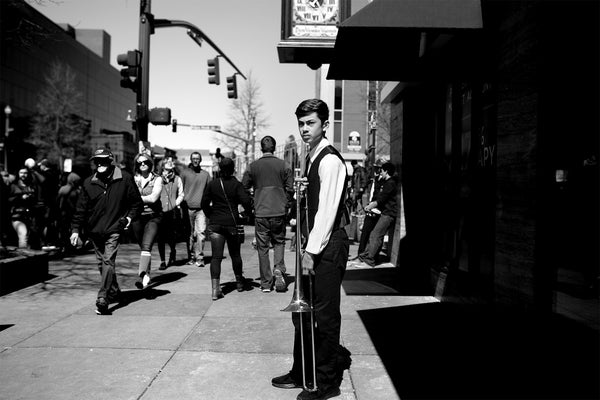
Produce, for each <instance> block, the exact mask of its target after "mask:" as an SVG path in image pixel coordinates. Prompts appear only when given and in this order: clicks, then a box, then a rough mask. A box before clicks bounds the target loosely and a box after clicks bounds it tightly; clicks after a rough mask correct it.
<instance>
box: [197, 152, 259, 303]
mask: <svg viewBox="0 0 600 400" xmlns="http://www.w3.org/2000/svg"><path fill="white" fill-rule="evenodd" d="M234 167H235V165H234V162H233V160H232V159H231V158H229V157H225V158H223V160H222V161H221V164H220V165H219V170H220V173H221V177H220V178H219V179H214V180H212V181H211V182H210V183H209V184H208V185H207V187H206V191H205V193H204V196H203V198H202V209H203V210H205V212H206V215H207V216H208V219H209V223H208V227H207V229H208V235H209V238H210V245H211V251H212V258H211V260H210V278H211V283H212V299H213V300H218V299H220V298H221V297H223V292H222V291H221V262H222V261H223V253H224V250H225V243H226V242H227V250H228V251H229V257H230V258H231V264H232V267H233V273H234V274H235V280H236V286H237V290H238V291H239V292H241V291H243V290H244V281H245V279H244V275H243V268H244V266H243V262H242V257H241V255H240V245H241V241H240V238H239V235H238V231H237V225H238V224H239V223H240V220H239V213H238V212H237V210H238V205H240V204H241V205H242V207H244V210H245V211H249V210H250V207H251V200H250V196H249V195H248V193H246V191H245V190H244V187H243V186H242V184H241V183H240V181H238V180H237V179H236V178H235V177H234V176H233V173H234Z"/></svg>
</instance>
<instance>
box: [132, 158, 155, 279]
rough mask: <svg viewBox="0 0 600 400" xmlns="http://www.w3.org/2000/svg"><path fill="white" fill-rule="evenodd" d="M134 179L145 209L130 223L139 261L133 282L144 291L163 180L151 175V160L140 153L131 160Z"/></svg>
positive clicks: (153, 174) (152, 173) (152, 166)
mask: <svg viewBox="0 0 600 400" xmlns="http://www.w3.org/2000/svg"><path fill="white" fill-rule="evenodd" d="M133 170H134V173H135V175H134V176H133V179H134V181H135V184H136V185H137V187H138V190H139V191H140V195H141V196H142V202H143V203H144V208H143V210H142V213H141V215H140V218H138V219H137V220H135V221H133V222H132V224H131V228H132V230H133V233H134V234H135V237H136V238H137V241H138V243H139V245H140V261H139V266H138V277H139V279H138V280H137V281H136V282H135V286H136V287H137V288H138V289H145V288H147V287H148V285H149V284H150V280H151V278H150V267H151V261H152V247H153V246H154V243H155V242H156V239H157V236H158V228H159V226H160V223H161V220H162V204H161V201H160V194H161V192H162V186H163V180H162V178H161V177H160V176H159V175H158V174H156V173H154V162H153V161H152V157H151V156H150V155H148V154H146V153H140V154H138V155H137V156H135V158H134V160H133Z"/></svg>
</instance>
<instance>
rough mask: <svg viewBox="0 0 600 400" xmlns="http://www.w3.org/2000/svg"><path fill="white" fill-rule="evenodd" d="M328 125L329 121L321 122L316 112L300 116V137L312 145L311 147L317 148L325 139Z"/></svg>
mask: <svg viewBox="0 0 600 400" xmlns="http://www.w3.org/2000/svg"><path fill="white" fill-rule="evenodd" d="M328 126H329V121H325V122H321V120H320V119H319V117H317V113H316V112H314V113H312V114H308V115H305V116H304V117H300V118H298V131H299V132H300V137H301V138H302V141H303V142H304V143H307V144H309V145H310V148H311V149H313V148H315V147H316V146H317V145H318V144H319V142H320V141H321V139H323V136H325V131H326V130H327V127H328Z"/></svg>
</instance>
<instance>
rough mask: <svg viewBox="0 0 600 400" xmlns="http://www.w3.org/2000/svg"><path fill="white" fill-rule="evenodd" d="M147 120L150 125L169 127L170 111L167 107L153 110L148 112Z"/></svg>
mask: <svg viewBox="0 0 600 400" xmlns="http://www.w3.org/2000/svg"><path fill="white" fill-rule="evenodd" d="M148 120H149V121H150V123H152V125H171V109H170V108H168V107H162V108H158V107H157V108H153V109H151V110H150V114H149V116H148Z"/></svg>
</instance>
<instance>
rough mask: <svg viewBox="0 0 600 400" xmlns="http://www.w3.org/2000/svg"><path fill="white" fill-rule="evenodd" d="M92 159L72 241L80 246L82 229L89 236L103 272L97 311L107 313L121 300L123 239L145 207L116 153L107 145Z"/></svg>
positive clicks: (75, 216) (78, 204)
mask: <svg viewBox="0 0 600 400" xmlns="http://www.w3.org/2000/svg"><path fill="white" fill-rule="evenodd" d="M91 160H92V161H93V162H94V164H95V165H96V172H95V173H94V174H92V176H90V177H88V178H87V179H86V180H85V181H84V182H83V188H82V190H81V193H80V195H79V198H78V200H77V208H76V211H75V215H73V220H72V222H71V229H72V234H71V238H70V240H71V244H72V245H73V246H76V247H77V246H80V245H81V243H82V242H81V239H80V233H81V231H82V229H84V231H85V233H86V235H88V236H89V238H90V240H91V241H92V244H93V245H94V250H95V251H96V258H97V259H98V269H99V270H100V274H101V275H102V282H101V284H100V290H99V291H98V299H97V300H96V313H97V314H100V315H101V314H106V313H107V312H108V305H109V304H110V303H111V302H114V301H117V300H118V297H119V294H120V290H119V284H118V283H117V275H116V273H115V259H116V257H117V251H118V249H119V239H120V237H121V234H122V233H123V231H124V230H125V229H127V228H128V227H129V224H130V223H131V221H132V220H134V219H136V218H137V217H138V216H139V215H140V212H141V210H142V208H143V203H142V198H141V197H140V192H139V190H138V189H137V186H136V185H135V183H134V181H133V177H132V176H131V174H129V173H128V172H125V171H123V170H121V169H120V168H118V167H115V166H114V165H113V160H114V158H113V155H112V153H111V152H110V151H109V150H107V149H98V150H96V152H95V153H94V155H93V156H92V158H91Z"/></svg>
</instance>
